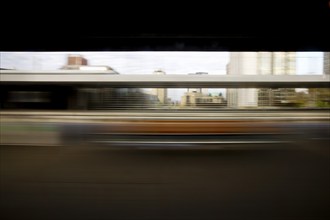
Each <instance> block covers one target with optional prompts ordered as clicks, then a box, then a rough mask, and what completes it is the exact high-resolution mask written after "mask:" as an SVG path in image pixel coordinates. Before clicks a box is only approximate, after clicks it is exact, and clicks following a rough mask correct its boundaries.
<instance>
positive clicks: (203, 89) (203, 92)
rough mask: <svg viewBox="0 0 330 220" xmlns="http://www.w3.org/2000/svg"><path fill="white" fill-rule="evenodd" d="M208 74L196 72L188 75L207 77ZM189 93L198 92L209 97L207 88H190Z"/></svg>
mask: <svg viewBox="0 0 330 220" xmlns="http://www.w3.org/2000/svg"><path fill="white" fill-rule="evenodd" d="M207 74H208V73H206V72H196V73H188V75H207ZM188 92H196V93H202V94H204V95H208V89H207V88H188Z"/></svg>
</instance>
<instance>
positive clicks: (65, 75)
mask: <svg viewBox="0 0 330 220" xmlns="http://www.w3.org/2000/svg"><path fill="white" fill-rule="evenodd" d="M0 84H40V85H75V86H88V85H93V86H102V87H104V86H109V87H115V88H116V87H117V88H120V87H122V88H189V87H200V88H202V87H204V88H330V76H329V75H321V74H320V75H188V74H187V75H177V74H175V75H174V74H173V75H171V74H168V75H152V74H140V75H136V74H134V75H133V74H114V72H112V71H101V72H100V71H76V70H57V71H18V70H1V74H0Z"/></svg>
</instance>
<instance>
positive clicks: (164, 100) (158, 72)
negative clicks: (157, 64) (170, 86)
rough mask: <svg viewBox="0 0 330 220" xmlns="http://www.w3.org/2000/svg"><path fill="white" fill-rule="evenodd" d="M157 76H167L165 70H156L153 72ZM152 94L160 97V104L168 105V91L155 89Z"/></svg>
mask: <svg viewBox="0 0 330 220" xmlns="http://www.w3.org/2000/svg"><path fill="white" fill-rule="evenodd" d="M153 74H155V75H166V73H165V72H164V71H163V70H156V71H154V72H153ZM151 94H153V95H155V96H157V97H158V100H159V103H160V104H167V89H164V88H154V89H152V91H151Z"/></svg>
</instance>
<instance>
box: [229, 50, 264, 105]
mask: <svg viewBox="0 0 330 220" xmlns="http://www.w3.org/2000/svg"><path fill="white" fill-rule="evenodd" d="M257 55H258V54H257V53H256V52H232V53H230V62H229V65H228V66H227V74H228V75H256V74H257V60H258V56H257ZM227 102H228V107H255V106H258V92H257V89H246V88H241V89H228V90H227Z"/></svg>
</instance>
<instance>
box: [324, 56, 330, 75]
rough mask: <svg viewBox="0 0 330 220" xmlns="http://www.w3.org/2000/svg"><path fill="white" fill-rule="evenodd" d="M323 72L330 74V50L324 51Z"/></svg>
mask: <svg viewBox="0 0 330 220" xmlns="http://www.w3.org/2000/svg"><path fill="white" fill-rule="evenodd" d="M323 73H324V74H325V75H330V52H324V53H323Z"/></svg>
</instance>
